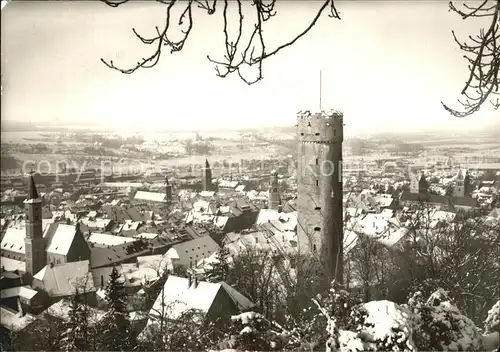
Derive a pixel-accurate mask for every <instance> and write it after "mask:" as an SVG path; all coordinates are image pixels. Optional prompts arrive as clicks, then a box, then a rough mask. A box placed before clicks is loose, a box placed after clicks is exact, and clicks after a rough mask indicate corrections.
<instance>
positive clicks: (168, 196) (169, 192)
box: [165, 176, 172, 203]
mask: <svg viewBox="0 0 500 352" xmlns="http://www.w3.org/2000/svg"><path fill="white" fill-rule="evenodd" d="M165 200H166V201H167V203H171V202H172V185H171V184H170V182H168V176H165Z"/></svg>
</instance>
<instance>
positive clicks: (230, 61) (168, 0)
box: [101, 0, 340, 85]
mask: <svg viewBox="0 0 500 352" xmlns="http://www.w3.org/2000/svg"><path fill="white" fill-rule="evenodd" d="M101 1H103V2H104V3H106V4H107V5H109V6H111V7H118V6H120V5H122V4H124V3H126V2H128V0H101ZM157 1H158V2H160V3H162V4H165V5H167V12H166V18H165V26H164V28H163V29H162V30H160V29H159V28H158V27H156V33H157V34H156V36H154V37H152V38H145V37H143V36H142V35H140V34H138V33H137V31H136V30H135V29H132V30H133V32H134V34H135V35H136V36H137V37H138V38H139V40H140V41H141V42H142V43H143V44H146V45H154V48H155V50H154V52H153V53H152V54H151V55H150V56H149V57H146V58H142V59H141V60H140V61H138V62H137V64H136V65H135V66H134V67H132V68H128V69H124V68H119V67H117V66H115V64H114V63H113V61H105V60H104V59H101V61H102V62H103V63H104V64H105V65H106V66H108V67H109V68H112V69H115V70H117V71H120V72H122V73H125V74H131V73H133V72H135V71H136V70H138V69H139V68H151V67H154V66H155V65H156V64H157V63H158V62H159V60H160V56H161V53H162V50H163V48H164V47H165V46H167V47H169V48H170V52H171V53H175V52H178V51H181V50H182V49H183V47H184V44H185V43H186V41H187V39H188V37H189V34H190V33H191V29H192V28H193V5H195V4H196V5H197V8H199V9H202V10H204V11H206V13H207V14H208V15H212V14H214V13H215V11H216V5H217V0H212V1H209V0H189V1H188V2H181V1H178V0H157ZM334 1H335V0H325V1H324V2H323V4H322V5H321V7H320V8H319V10H318V11H317V13H316V15H315V16H314V18H313V19H312V21H311V22H310V23H309V24H308V25H307V27H306V28H305V29H304V30H303V31H302V32H300V33H299V34H298V35H296V36H295V37H294V38H292V39H290V40H289V41H287V42H285V43H283V44H281V45H279V46H277V47H276V48H274V49H272V50H268V47H267V46H266V39H265V37H264V23H265V22H267V21H269V20H270V19H271V18H273V17H275V16H276V14H277V11H276V9H275V5H276V0H253V1H252V2H251V6H252V7H254V10H253V14H251V15H248V18H249V19H250V21H252V22H253V26H251V27H252V28H253V30H252V31H251V35H250V37H249V39H248V41H243V40H242V35H243V32H244V24H245V23H246V21H245V18H246V17H245V15H244V13H243V2H242V1H241V0H237V1H235V2H230V1H229V0H224V5H223V8H222V17H223V33H224V42H225V53H224V54H223V58H222V59H213V58H211V57H210V56H207V58H208V60H209V61H210V62H212V63H214V64H215V71H216V75H217V76H218V77H221V78H225V77H227V76H229V75H230V74H233V73H236V74H238V76H239V77H240V79H241V80H243V81H244V82H245V83H247V84H249V85H251V84H254V83H256V82H258V81H260V80H261V79H262V78H263V76H262V65H263V61H264V60H265V59H267V58H269V57H271V56H273V55H275V54H277V53H278V52H280V51H281V50H282V49H285V48H287V47H289V46H291V45H293V44H295V43H296V42H297V41H298V40H299V39H300V38H302V37H303V36H305V35H306V34H307V33H308V32H309V31H310V30H311V29H312V28H313V27H314V25H316V23H317V22H318V20H319V18H320V17H321V15H323V13H324V12H326V11H327V9H328V10H329V17H330V18H336V19H340V15H339V12H338V11H337V9H336V8H335V3H334ZM177 4H178V5H179V6H185V8H184V11H183V12H182V14H181V15H180V18H179V19H178V21H177V26H178V27H180V29H181V32H182V35H181V38H180V39H179V40H177V41H172V40H171V39H170V38H171V31H172V30H173V29H175V28H174V27H175V26H174V25H172V23H173V18H172V17H173V16H174V15H172V9H173V7H174V5H177ZM230 4H231V5H236V7H237V10H238V15H237V21H238V25H237V29H236V35H235V39H234V40H232V39H231V36H230V33H229V32H230V31H229V27H230V24H231V22H230V18H229V17H230V16H229V15H228V14H229V6H230ZM185 22H187V24H185ZM184 27H187V28H184ZM249 68H255V69H256V73H255V74H253V75H252V77H249V76H248V74H247V73H244V72H243V69H249Z"/></svg>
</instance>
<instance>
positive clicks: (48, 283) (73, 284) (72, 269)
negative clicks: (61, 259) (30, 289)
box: [33, 260, 95, 297]
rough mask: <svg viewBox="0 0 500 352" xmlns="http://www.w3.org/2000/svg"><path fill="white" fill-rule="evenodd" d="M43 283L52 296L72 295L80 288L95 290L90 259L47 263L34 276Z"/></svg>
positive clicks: (89, 290) (88, 290)
mask: <svg viewBox="0 0 500 352" xmlns="http://www.w3.org/2000/svg"><path fill="white" fill-rule="evenodd" d="M33 279H35V280H38V281H40V282H41V283H42V285H43V288H44V289H45V291H47V292H48V293H49V295H50V296H52V297H55V296H71V295H73V294H74V293H75V290H76V289H77V288H78V289H80V290H85V291H86V292H93V291H95V286H94V280H93V278H92V273H91V272H90V264H89V261H88V260H83V261H78V262H71V263H64V264H56V265H54V266H50V265H46V266H45V267H44V268H43V269H42V270H40V271H39V272H38V273H36V274H35V275H34V276H33Z"/></svg>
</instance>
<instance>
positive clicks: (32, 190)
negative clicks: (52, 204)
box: [28, 172, 39, 200]
mask: <svg viewBox="0 0 500 352" xmlns="http://www.w3.org/2000/svg"><path fill="white" fill-rule="evenodd" d="M38 198H39V197H38V191H37V190H36V185H35V180H34V178H33V173H32V172H31V173H30V176H29V180H28V200H29V199H38Z"/></svg>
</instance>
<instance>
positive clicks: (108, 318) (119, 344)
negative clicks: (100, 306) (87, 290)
mask: <svg viewBox="0 0 500 352" xmlns="http://www.w3.org/2000/svg"><path fill="white" fill-rule="evenodd" d="M126 296H127V294H126V291H125V284H124V282H123V280H122V279H121V275H120V274H119V273H118V270H117V269H116V267H113V270H112V271H111V275H110V277H109V281H108V285H107V286H106V303H107V305H108V311H107V312H106V315H105V316H104V318H103V320H102V322H101V336H100V337H101V346H100V347H101V348H102V349H104V350H108V351H127V350H129V349H130V347H131V346H133V342H132V341H131V326H130V321H129V317H128V312H127V303H126Z"/></svg>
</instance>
